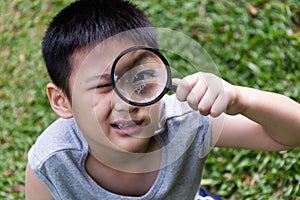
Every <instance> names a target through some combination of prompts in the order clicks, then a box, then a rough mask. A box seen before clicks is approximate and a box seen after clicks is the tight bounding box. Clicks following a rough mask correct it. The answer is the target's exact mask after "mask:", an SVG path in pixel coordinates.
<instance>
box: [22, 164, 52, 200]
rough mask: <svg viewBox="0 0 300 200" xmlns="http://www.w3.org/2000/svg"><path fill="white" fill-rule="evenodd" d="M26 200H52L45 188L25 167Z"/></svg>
mask: <svg viewBox="0 0 300 200" xmlns="http://www.w3.org/2000/svg"><path fill="white" fill-rule="evenodd" d="M25 193H26V200H53V199H54V198H53V197H52V195H51V193H50V192H49V190H48V189H47V188H46V186H45V185H44V184H43V183H42V182H41V181H40V180H39V179H38V178H37V177H36V175H35V174H34V173H33V172H32V170H31V168H30V167H29V166H28V165H27V167H26V177H25Z"/></svg>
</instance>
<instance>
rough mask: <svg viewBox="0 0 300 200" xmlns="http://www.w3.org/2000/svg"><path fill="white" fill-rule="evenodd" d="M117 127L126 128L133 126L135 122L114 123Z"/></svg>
mask: <svg viewBox="0 0 300 200" xmlns="http://www.w3.org/2000/svg"><path fill="white" fill-rule="evenodd" d="M116 125H117V127H118V128H128V127H130V126H133V125H135V124H116Z"/></svg>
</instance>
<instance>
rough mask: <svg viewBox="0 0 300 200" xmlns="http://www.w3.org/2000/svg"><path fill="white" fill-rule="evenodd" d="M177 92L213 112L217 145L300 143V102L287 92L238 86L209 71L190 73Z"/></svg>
mask: <svg viewBox="0 0 300 200" xmlns="http://www.w3.org/2000/svg"><path fill="white" fill-rule="evenodd" d="M176 95H177V98H178V99H179V100H181V101H187V102H188V103H189V104H190V106H191V107H192V108H194V109H197V110H199V111H200V112H201V113H202V114H205V115H207V114H210V115H211V116H212V138H213V142H212V144H213V145H214V144H216V146H221V147H234V148H247V149H254V150H281V149H289V148H291V147H294V146H298V145H300V105H299V104H298V103H296V102H295V101H293V100H291V99H290V98H287V97H285V96H283V95H279V94H275V93H270V92H263V91H260V90H255V89H251V88H246V87H239V86H234V85H231V84H229V83H227V82H226V81H224V80H222V79H220V78H219V77H217V76H215V75H212V74H206V73H197V74H193V75H191V76H188V77H186V78H185V79H184V80H183V81H181V82H180V83H179V84H178V89H177V92H176ZM223 112H225V113H227V114H222V113H223ZM221 114H222V115H225V116H222V115H221ZM217 116H219V117H218V118H214V117H217Z"/></svg>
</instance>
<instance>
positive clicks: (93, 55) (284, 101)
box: [26, 42, 300, 200]
mask: <svg viewBox="0 0 300 200" xmlns="http://www.w3.org/2000/svg"><path fill="white" fill-rule="evenodd" d="M112 44H113V45H107V46H105V45H104V46H105V48H103V47H99V49H97V50H94V51H93V52H90V50H91V49H85V50H81V51H79V52H76V53H75V54H74V55H73V57H72V62H73V72H72V75H71V78H70V85H71V86H72V87H71V88H72V91H71V92H72V102H70V101H69V99H68V98H66V96H65V95H64V94H63V93H62V92H61V90H60V89H59V88H58V87H57V86H56V85H54V84H53V83H49V84H48V85H47V95H48V98H49V101H50V103H51V106H52V109H53V110H54V111H55V112H56V113H57V114H58V115H59V116H60V117H62V118H72V117H75V118H76V120H77V122H78V124H79V126H80V128H81V130H82V132H83V134H84V136H85V138H86V139H87V141H88V143H89V146H90V149H91V150H90V155H89V156H88V158H87V161H86V169H87V171H88V173H89V174H90V176H91V177H92V178H93V179H94V180H95V181H96V182H97V183H98V184H99V185H101V186H102V187H104V188H106V189H107V190H110V191H112V192H115V193H118V194H123V195H132V196H141V195H143V194H145V193H146V192H147V191H148V190H149V189H150V188H151V186H152V185H153V183H154V181H155V179H156V177H157V173H158V171H159V164H160V159H161V157H160V151H159V146H158V144H157V143H156V141H155V140H153V138H152V137H151V136H152V135H153V132H154V130H155V128H156V125H157V123H158V120H159V114H158V113H159V103H157V104H154V105H151V106H148V107H135V106H131V105H128V104H127V103H124V102H123V101H122V100H121V99H120V98H119V97H117V96H116V94H115V93H114V92H113V90H112V88H111V86H109V79H107V77H106V78H102V79H100V80H99V79H93V76H94V75H95V74H98V73H99V69H102V71H101V73H100V74H109V72H110V68H111V64H112V61H113V59H114V58H115V57H116V56H117V55H118V54H119V53H120V52H121V50H123V49H125V48H126V47H128V46H130V44H122V46H121V47H120V46H119V45H120V44H119V43H114V42H112ZM115 45H118V48H114V47H115ZM99 60H101V64H100V66H99V62H98V61H99ZM95 63H97V64H95ZM87 69H88V70H87ZM174 82H176V84H177V85H178V88H177V92H176V97H177V99H178V100H180V101H186V102H188V104H189V105H190V107H191V108H193V109H194V110H199V112H200V113H201V114H203V115H210V116H211V122H212V141H211V144H212V146H218V147H227V148H244V149H252V150H267V151H280V150H284V149H290V148H292V147H295V146H298V145H300V132H299V130H300V117H299V116H300V105H299V104H298V103H296V102H294V101H293V100H291V99H289V98H287V97H285V96H283V95H279V94H275V93H269V92H263V91H259V90H255V89H251V88H246V87H240V86H235V85H231V84H229V83H228V82H226V81H224V80H222V79H221V78H219V77H217V76H215V75H213V74H208V73H196V74H193V75H190V76H187V77H185V78H184V79H183V80H174ZM97 86H101V87H100V88H99V87H98V88H97ZM102 86H104V87H102ZM128 119H130V120H128ZM131 121H134V122H138V123H139V127H134V128H132V129H127V130H124V131H125V132H126V131H127V132H128V134H123V132H122V131H121V132H120V130H119V129H116V127H115V126H114V124H116V123H125V124H126V123H131ZM127 132H126V133H127ZM107 158H110V159H107ZM112 158H113V159H112ZM103 163H105V164H103ZM150 163H151V165H150ZM120 166H122V168H120ZM147 167H148V168H147ZM145 168H146V169H145ZM140 170H143V171H140ZM136 171H139V172H141V173H133V172H136ZM114 176H115V177H118V178H117V179H114V178H111V177H114ZM115 180H117V182H115ZM137 183H138V184H137ZM26 199H30V200H34V199H39V200H41V199H53V198H52V197H51V194H50V193H49V191H48V190H47V188H46V187H45V186H44V185H43V183H41V181H40V180H39V179H37V177H36V176H35V175H34V174H33V172H32V171H31V169H30V167H27V170H26Z"/></svg>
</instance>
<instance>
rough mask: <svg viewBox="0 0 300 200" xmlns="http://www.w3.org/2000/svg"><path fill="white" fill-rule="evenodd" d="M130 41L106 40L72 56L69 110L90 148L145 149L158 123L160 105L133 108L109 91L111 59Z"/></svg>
mask: <svg viewBox="0 0 300 200" xmlns="http://www.w3.org/2000/svg"><path fill="white" fill-rule="evenodd" d="M133 45H134V44H133V43H129V42H127V43H124V42H120V41H115V40H111V41H106V42H103V43H101V44H100V45H98V46H97V47H96V48H94V49H93V50H92V51H89V50H80V51H77V52H76V53H74V55H73V57H72V66H73V71H72V74H71V77H70V89H71V94H72V102H71V105H72V107H71V111H72V113H73V116H74V117H75V118H76V120H77V122H78V124H79V126H80V129H81V131H82V132H83V134H84V136H85V138H86V139H87V141H88V143H89V145H90V148H91V150H95V151H100V150H103V149H107V148H109V149H111V150H114V151H129V152H146V151H147V149H148V147H149V143H150V139H151V137H152V136H153V133H154V131H155V129H156V127H157V125H158V120H159V113H160V104H159V103H156V104H154V105H151V106H147V107H135V106H132V105H129V104H127V103H126V102H123V100H121V99H120V98H119V97H118V96H117V95H116V94H115V92H114V91H113V88H112V86H111V80H110V71H111V67H112V63H113V61H114V59H115V58H116V57H117V56H118V55H119V53H120V52H122V51H123V50H125V49H127V48H128V47H130V46H133Z"/></svg>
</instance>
